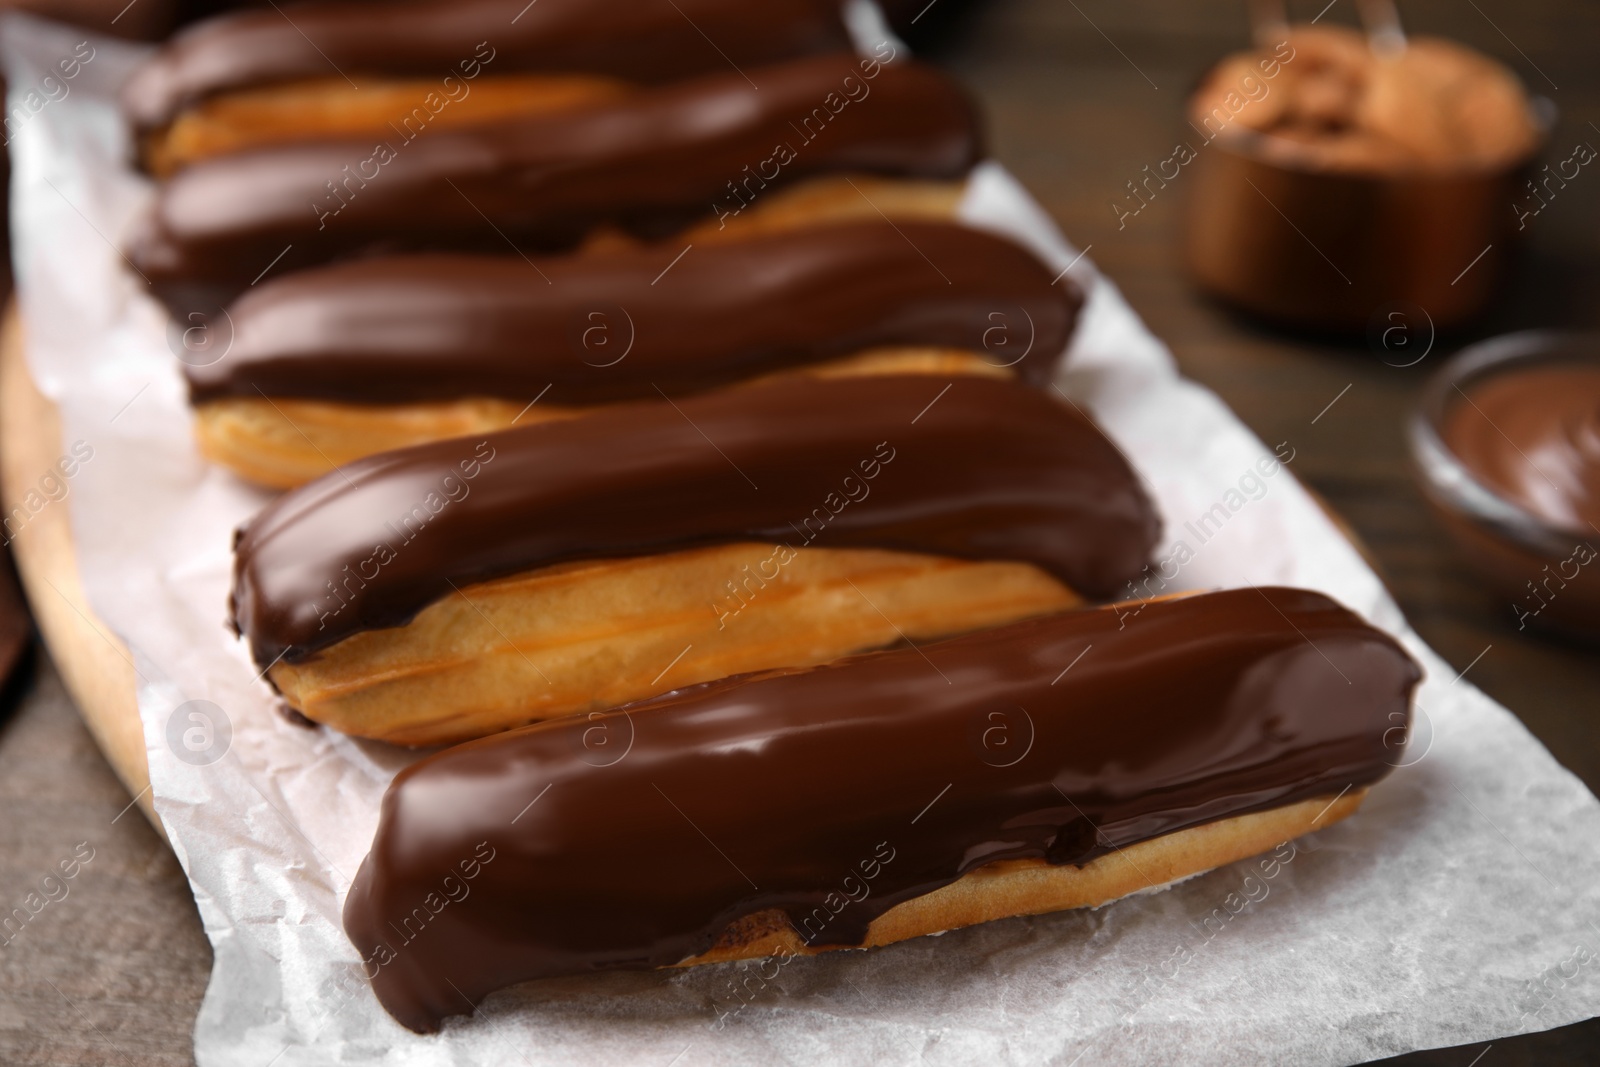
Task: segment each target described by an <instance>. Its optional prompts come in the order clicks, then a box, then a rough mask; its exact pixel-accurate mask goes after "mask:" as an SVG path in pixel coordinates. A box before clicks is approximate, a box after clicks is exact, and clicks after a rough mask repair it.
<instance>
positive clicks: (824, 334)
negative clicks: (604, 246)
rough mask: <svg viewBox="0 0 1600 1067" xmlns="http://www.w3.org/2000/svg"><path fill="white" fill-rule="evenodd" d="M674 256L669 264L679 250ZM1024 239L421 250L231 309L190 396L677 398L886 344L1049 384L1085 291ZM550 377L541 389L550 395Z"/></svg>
mask: <svg viewBox="0 0 1600 1067" xmlns="http://www.w3.org/2000/svg"><path fill="white" fill-rule="evenodd" d="M680 256H681V257H682V258H681V259H680V258H679V257H680ZM1051 282H1052V272H1051V271H1050V269H1049V268H1048V267H1046V266H1045V265H1044V264H1043V263H1041V262H1039V261H1038V260H1037V259H1035V258H1034V257H1033V255H1032V254H1030V253H1029V252H1028V251H1026V250H1025V249H1023V248H1022V247H1021V246H1019V245H1016V244H1014V243H1012V242H1011V241H1008V240H1006V239H1004V238H1001V237H996V236H994V235H992V234H988V233H984V232H982V231H979V230H974V229H969V228H967V227H964V226H955V225H948V224H944V223H916V222H905V223H902V224H900V226H899V228H898V229H896V228H895V227H892V226H889V225H887V224H885V223H884V222H882V221H881V220H879V221H873V222H864V223H850V224H845V225H839V226H827V227H821V228H818V229H811V230H800V231H792V232H788V233H780V234H774V235H769V236H757V237H753V238H751V239H749V240H745V241H738V242H732V243H726V244H713V245H708V246H706V247H704V248H695V249H693V250H691V251H690V252H689V253H688V254H687V255H683V254H682V250H681V249H679V248H676V247H661V246H653V247H646V248H642V249H638V250H632V251H625V252H618V253H615V254H607V255H603V256H585V257H565V258H551V259H548V260H545V261H543V262H541V263H539V264H538V265H537V266H530V265H529V264H528V263H526V262H524V261H523V260H521V259H517V258H514V257H493V258H491V257H481V256H479V257H474V256H460V255H454V256H451V255H431V256H430V255H414V256H395V257H385V258H381V259H369V260H358V261H355V262H351V263H344V264H339V265H336V266H332V267H325V268H321V269H317V270H309V271H303V272H300V273H297V274H292V275H289V276H288V277H286V278H284V279H282V280H280V281H278V282H275V283H264V284H263V285H261V286H258V287H256V288H254V289H252V290H250V291H249V293H247V294H246V295H245V297H244V298H242V299H241V300H240V301H239V302H238V303H237V304H235V305H234V306H233V307H232V308H230V309H229V319H230V320H231V322H232V326H233V342H232V345H231V346H230V347H229V349H228V354H227V357H226V358H225V359H222V360H219V361H218V362H216V363H213V364H211V365H210V366H206V367H191V368H187V369H186V374H187V375H188V378H189V387H190V395H191V398H192V399H193V400H194V401H195V402H196V403H203V402H205V401H208V400H215V399H217V398H219V397H225V396H236V397H250V398H252V399H254V398H259V397H260V396H262V395H266V396H271V397H306V398H314V399H322V400H337V401H344V402H347V403H357V404H373V403H385V402H389V403H405V402H420V401H437V400H443V399H448V398H453V397H467V396H495V397H507V398H515V399H523V400H531V399H533V398H534V397H540V398H541V402H542V403H552V404H593V403H601V402H606V401H613V400H624V399H638V398H641V397H651V398H655V397H657V393H656V389H657V388H660V389H662V390H664V391H666V392H669V393H671V394H672V395H674V396H677V395H679V394H682V393H686V392H691V391H699V390H703V389H706V388H709V387H712V386H715V385H720V384H724V383H727V382H731V381H735V380H738V379H741V378H750V377H754V376H756V375H760V374H765V373H770V372H772V371H777V370H783V369H785V368H789V367H793V366H796V365H799V364H804V363H814V362H818V361H821V360H827V359H831V358H837V357H841V356H845V355H848V354H850V353H854V352H857V351H860V350H862V349H867V348H871V347H874V346H881V345H928V346H935V347H943V348H959V349H966V350H970V351H973V352H978V353H982V355H983V357H984V359H986V360H987V361H988V362H990V363H992V364H994V365H995V366H1004V367H1012V368H1014V370H1015V371H1016V372H1017V373H1018V374H1019V375H1020V376H1021V377H1023V378H1024V379H1025V380H1026V381H1028V382H1029V383H1031V384H1034V385H1043V384H1045V383H1047V382H1048V381H1049V380H1050V379H1051V378H1052V377H1053V376H1054V373H1055V369H1056V366H1057V364H1058V362H1059V360H1060V356H1061V354H1062V353H1063V351H1064V350H1065V348H1066V343H1067V339H1068V337H1070V336H1071V332H1072V327H1073V323H1074V321H1075V320H1076V317H1077V311H1078V308H1079V306H1080V305H1081V303H1082V297H1081V296H1080V295H1079V293H1078V292H1077V290H1076V289H1073V288H1064V287H1062V286H1059V285H1052V284H1051ZM546 390H548V392H546Z"/></svg>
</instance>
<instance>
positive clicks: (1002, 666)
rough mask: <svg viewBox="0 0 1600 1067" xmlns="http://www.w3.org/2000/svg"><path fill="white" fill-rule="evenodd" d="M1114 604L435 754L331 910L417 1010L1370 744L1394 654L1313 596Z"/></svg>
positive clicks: (899, 880)
mask: <svg viewBox="0 0 1600 1067" xmlns="http://www.w3.org/2000/svg"><path fill="white" fill-rule="evenodd" d="M1123 622H1124V620H1122V619H1121V618H1120V613H1119V612H1117V611H1115V610H1109V609H1108V610H1102V611H1089V612H1072V613H1067V614H1063V615H1056V616H1047V617H1044V618H1039V619H1032V620H1028V621H1026V622H1021V623H1017V624H1014V625H1011V626H1006V627H1003V628H1000V629H996V630H990V631H986V632H980V633H976V634H971V635H967V636H963V637H958V638H954V639H952V640H948V641H943V642H939V643H937V644H932V645H927V646H924V647H923V648H922V649H921V651H918V650H915V649H905V650H901V651H890V652H878V653H871V654H868V655H864V656H857V657H853V658H850V659H845V660H841V661H839V662H838V663H835V664H832V665H830V666H826V667H816V668H811V669H806V670H788V671H774V672H770V673H766V674H761V675H755V676H751V677H748V678H745V679H727V680H724V681H720V682H713V683H710V684H707V685H705V686H700V687H696V688H694V689H688V690H684V691H682V692H678V693H671V694H668V695H666V696H662V697H657V698H654V699H652V700H649V701H645V702H641V703H638V704H634V705H631V706H629V707H626V708H623V709H619V710H617V711H612V712H609V713H596V714H594V715H591V716H587V717H584V718H579V719H566V720H557V721H553V722H548V723H542V724H540V725H537V726H533V727H528V728H525V729H521V730H516V731H513V732H511V733H507V734H500V735H498V736H496V737H493V738H488V739H485V740H482V741H475V742H472V743H469V744H465V745H461V746H459V747H456V748H452V749H448V750H446V751H444V752H441V753H439V754H438V755H435V756H433V757H431V758H429V759H427V760H424V761H423V762H421V763H419V764H416V765H414V766H412V767H410V768H408V769H407V770H405V771H403V772H401V774H400V775H399V776H398V777H397V778H396V779H395V781H394V783H393V784H392V785H391V786H390V788H389V791H388V793H387V794H386V795H385V796H384V800H383V816H382V820H381V822H380V823H379V826H378V832H377V835H376V837H375V839H374V841H373V844H372V851H371V853H370V854H369V855H368V856H367V858H366V860H365V861H364V862H363V863H362V865H361V869H360V870H359V871H358V872H357V874H356V878H355V881H354V883H353V884H352V886H351V889H350V894H349V896H348V897H347V898H346V900H345V907H344V922H345V930H346V932H347V933H348V934H349V936H350V939H351V941H352V942H353V943H354V944H355V946H356V948H357V950H358V951H359V952H360V953H361V955H362V958H363V960H364V961H366V973H367V975H368V976H369V977H370V978H371V979H372V983H373V988H374V991H375V992H376V993H377V995H378V998H379V1000H380V1001H381V1002H382V1003H383V1006H384V1007H385V1008H387V1009H388V1010H389V1012H390V1013H391V1014H393V1015H394V1017H395V1018H396V1019H398V1020H399V1021H400V1022H401V1023H403V1024H404V1025H406V1026H409V1027H411V1028H412V1029H414V1030H422V1031H427V1030H433V1029H436V1028H437V1027H438V1024H439V1021H440V1019H441V1018H443V1017H444V1016H446V1015H451V1014H457V1013H466V1012H469V1011H471V1010H472V1004H473V1003H475V1002H476V1001H478V1000H479V999H481V998H482V997H483V996H485V995H487V994H488V993H490V992H492V991H493V990H496V989H499V988H502V987H504V986H507V985H511V984H513V983H516V982H520V981H525V980H527V979H531V978H541V977H549V976H554V975H563V974H578V973H583V972H589V971H597V970H604V969H612V968H647V967H660V966H667V965H671V964H674V963H677V962H679V961H681V960H684V959H687V958H689V957H692V956H695V955H698V954H700V953H702V952H705V951H706V950H707V949H709V948H710V947H711V946H712V945H713V943H715V941H716V940H717V938H718V936H719V935H720V934H721V933H722V931H723V930H724V929H725V928H726V927H727V926H728V924H729V923H731V922H734V921H735V920H738V919H739V918H741V917H743V916H748V915H753V914H755V913H757V912H760V911H764V910H766V909H778V910H780V911H782V912H784V913H786V914H787V916H788V918H789V921H790V923H791V924H792V925H793V926H794V928H795V931H796V933H797V934H799V935H800V936H801V937H802V939H803V940H805V941H807V942H808V943H809V944H812V945H819V946H820V945H852V944H860V943H861V941H862V940H863V939H864V937H865V935H866V932H867V927H868V925H869V923H870V922H871V921H872V920H873V919H875V918H877V917H878V916H879V915H881V914H882V913H883V912H885V911H887V910H888V909H889V908H890V907H892V906H893V905H895V904H897V903H900V902H901V901H904V900H908V899H910V898H913V897H917V896H921V895H923V894H925V893H928V892H931V891H932V890H935V889H938V888H939V887H941V886H944V885H947V884H948V883H950V882H953V881H955V880H956V879H957V878H958V877H960V876H961V875H962V874H964V873H966V872H967V871H970V870H973V869H974V868H978V867H981V866H983V865H985V864H988V863H991V862H994V861H997V860H1015V859H1036V860H1037V859H1042V860H1045V861H1046V862H1048V863H1051V864H1058V865H1059V864H1069V863H1070V864H1078V865H1082V864H1083V863H1085V862H1087V861H1089V860H1091V859H1093V858H1095V857H1096V856H1099V855H1102V854H1104V853H1106V852H1107V851H1109V850H1111V849H1115V848H1122V847H1125V846H1127V845H1130V844H1133V843H1135V842H1138V841H1144V840H1147V839H1150V838H1154V837H1158V836H1160V835H1163V834H1167V833H1171V832H1173V831H1176V830H1181V829H1183V828H1185V827H1190V826H1195V825H1199V824H1201V823H1207V822H1213V821H1215V820H1219V819H1224V818H1228V817H1230V816H1235V815H1240V814H1244V813H1246V812H1251V811H1259V810H1264V809H1268V808H1275V807H1280V806H1283V805H1285V804H1289V803H1293V802H1295V801H1300V800H1306V799H1309V798H1312V797H1322V796H1332V795H1334V794H1337V793H1340V792H1341V791H1343V790H1344V789H1346V788H1347V787H1351V786H1362V785H1365V784H1368V783H1370V782H1373V781H1376V780H1377V779H1379V778H1382V777H1383V776H1384V774H1386V773H1387V771H1388V770H1389V767H1390V766H1391V765H1393V764H1394V763H1395V762H1397V761H1398V759H1399V755H1400V753H1399V745H1400V743H1401V740H1402V739H1403V737H1404V734H1405V726H1406V723H1407V722H1408V716H1409V711H1410V695H1411V691H1412V689H1413V687H1414V686H1415V685H1416V683H1417V682H1418V680H1419V678H1420V676H1421V672H1420V670H1419V669H1418V667H1417V665H1416V664H1415V663H1414V662H1413V661H1412V660H1411V658H1410V657H1409V656H1407V654H1406V653H1405V651H1404V650H1403V649H1402V648H1401V647H1400V646H1399V645H1398V644H1397V643H1396V642H1395V641H1394V640H1393V639H1391V638H1390V637H1388V636H1387V635H1386V634H1383V633H1381V632H1380V631H1378V630H1375V629H1373V628H1372V627H1370V626H1368V625H1366V624H1365V623H1364V622H1362V621H1361V619H1360V618H1358V617H1357V616H1356V615H1354V614H1353V613H1351V612H1349V611H1347V610H1345V609H1344V608H1342V607H1340V606H1339V605H1338V604H1336V603H1334V602H1333V601H1332V600H1329V599H1328V598H1327V597H1325V596H1323V595H1321V594H1320V593H1312V592H1305V591H1301V590H1295V589H1277V588H1274V589H1260V590H1258V589H1246V590H1235V591H1230V592H1223V593H1213V594H1210V595H1204V596H1196V597H1190V598H1185V599H1180V600H1173V601H1165V602H1157V603H1151V604H1149V605H1147V606H1145V607H1144V610H1143V611H1142V612H1140V613H1139V615H1138V617H1137V618H1136V619H1135V620H1132V621H1129V622H1127V624H1126V625H1124V624H1123ZM1080 657H1081V659H1080ZM1068 665H1071V670H1070V671H1067V672H1066V673H1065V674H1063V673H1062V671H1063V668H1065V667H1067V666H1068ZM606 746H611V747H609V748H608V747H606ZM623 752H626V754H625V755H620V754H621V753H623ZM619 755H620V758H618V757H619ZM530 801H536V803H533V804H531V805H530V803H529V802H530ZM719 853H720V854H719ZM483 861H486V862H483ZM468 873H471V874H473V875H474V877H473V878H472V879H471V880H470V881H467V880H465V879H464V875H466V874H468ZM447 896H448V897H450V899H448V900H447ZM441 905H442V906H441ZM458 990H459V992H458Z"/></svg>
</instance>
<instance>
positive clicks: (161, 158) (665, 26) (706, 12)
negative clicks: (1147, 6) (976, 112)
mask: <svg viewBox="0 0 1600 1067" xmlns="http://www.w3.org/2000/svg"><path fill="white" fill-rule="evenodd" d="M849 47H850V38H849V35H848V34H847V33H846V31H845V27H844V24H843V21H842V19H841V16H840V5H839V4H838V3H832V2H828V0H765V2H764V3H761V4H759V5H755V4H748V3H740V2H737V0H608V2H607V3H605V4H595V3H590V2H587V0H539V3H538V4H536V5H535V4H530V3H528V2H527V0H406V2H402V3H388V4H385V5H384V8H383V10H382V17H378V18H375V17H374V11H373V8H372V7H371V6H370V5H369V4H364V3H360V2H337V3H327V2H312V3H300V4H297V5H295V8H294V11H293V14H292V16H290V15H285V14H283V13H280V12H278V11H275V10H253V11H236V12H230V13H228V14H224V15H220V16H218V17H215V18H212V19H209V20H207V21H204V22H201V23H199V24H197V25H195V26H192V27H190V28H189V29H187V30H185V31H184V32H182V33H180V34H179V35H177V36H176V37H174V38H173V39H172V40H171V41H170V42H168V43H167V44H166V45H165V46H164V47H162V48H161V49H160V50H158V51H157V52H156V53H155V55H154V56H152V57H151V58H150V59H149V60H148V61H147V62H146V63H145V64H144V65H143V66H141V67H140V68H139V69H138V70H137V71H135V73H134V75H133V77H132V78H131V79H129V81H128V83H127V85H126V86H125V88H124V90H123V94H122V101H123V111H124V113H125V114H126V115H127V116H128V118H129V120H130V122H131V123H132V124H133V126H134V127H135V129H136V130H137V131H139V133H140V134H141V135H142V141H143V146H144V156H145V160H146V162H147V164H148V165H149V166H150V168H151V169H152V170H153V171H155V172H156V173H157V174H167V173H170V172H172V171H173V170H176V169H177V168H179V167H181V166H183V165H185V164H188V163H192V162H195V161H196V160H199V159H204V158H208V157H210V156H213V155H218V154H222V153H225V152H230V151H238V150H241V149H244V148H251V147H259V146H261V145H266V144H273V143H278V142H282V141H289V140H302V139H306V138H310V137H329V136H353V135H360V136H362V137H377V136H385V137H386V136H389V135H391V132H392V131H391V129H390V127H391V124H392V125H393V126H394V127H406V126H409V127H411V128H412V129H413V130H416V131H420V130H421V129H423V128H431V129H440V128H444V127H446V126H450V125H459V124H462V123H473V122H482V121H486V120H493V119H496V118H503V117H508V116H511V115H519V114H520V115H526V114H534V113H537V112H539V111H544V110H557V109H561V108H568V107H576V106H582V105H585V104H590V103H595V102H597V101H600V100H606V99H615V98H617V97H619V96H621V95H623V94H625V93H626V92H627V91H628V90H629V88H630V87H631V86H632V85H637V84H659V83H664V82H669V81H674V80H679V79H683V78H688V77H693V76H696V75H700V74H707V73H712V72H715V71H725V70H734V69H738V68H744V67H756V66H762V65H764V64H768V63H774V62H778V61H781V60H784V59H790V58H794V57H797V56H802V55H807V54H811V53H819V52H829V51H842V50H845V49H848V48H849Z"/></svg>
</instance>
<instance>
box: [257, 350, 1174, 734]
mask: <svg viewBox="0 0 1600 1067" xmlns="http://www.w3.org/2000/svg"><path fill="white" fill-rule="evenodd" d="M1158 526H1159V523H1158V520H1157V517H1156V514H1155V511H1154V509H1153V507H1152V506H1151V503H1150V501H1149V498H1148V497H1147V496H1146V494H1145V492H1144V490H1143V488H1142V487H1141V486H1140V484H1139V481H1138V479H1137V477H1136V476H1135V474H1134V473H1133V471H1132V470H1131V469H1129V467H1128V465H1127V463H1126V462H1125V461H1124V460H1123V458H1122V456H1121V454H1120V453H1119V452H1118V450H1117V449H1116V447H1115V446H1114V445H1113V444H1111V442H1110V441H1109V440H1108V439H1107V438H1106V437H1105V436H1104V435H1103V433H1102V432H1101V431H1100V430H1099V428H1098V427H1096V426H1095V425H1094V424H1093V423H1091V422H1090V421H1089V420H1088V419H1087V418H1085V417H1084V416H1083V415H1081V414H1079V413H1078V412H1077V410H1076V409H1075V408H1073V407H1071V406H1069V405H1067V404H1065V403H1063V402H1062V401H1060V400H1058V399H1055V398H1053V397H1052V396H1051V395H1049V394H1046V393H1043V392H1041V391H1038V390H1034V389H1030V388H1027V387H1025V386H1023V385H1020V384H1017V383H1014V382H1008V381H1003V380H996V379H992V378H988V377H979V376H969V375H968V376H956V377H954V378H953V379H950V380H947V381H945V382H944V383H941V382H940V381H939V379H938V378H934V377H929V376H926V375H918V376H884V377H856V378H808V377H802V378H794V379H785V380H782V381H773V382H770V383H765V384H754V385H748V386H739V387H734V388H730V389H724V390H720V391H717V392H712V393H707V394H703V395H701V396H697V397H689V398H685V399H683V400H682V401H678V400H675V399H673V398H671V397H670V396H669V397H667V398H666V400H661V399H658V400H657V401H655V402H653V403H648V402H647V403H636V404H619V405H615V406H611V407H607V408H604V409H600V410H597V411H596V412H594V413H592V414H590V415H586V416H585V417H583V418H578V419H570V420H565V421H558V422H549V423H543V424H539V425H534V426H528V427H520V428H517V429H513V430H507V431H502V432H500V433H496V434H490V435H487V436H485V437H482V438H477V439H474V438H461V439H456V440H448V441H440V442H436V443H433V444H428V445H420V446H417V447H415V448H410V449H403V450H400V451H396V452H389V453H384V454H382V455H377V456H372V457H369V458H367V459H363V460H360V461H357V462H356V463H353V464H350V465H349V466H347V467H344V468H343V469H341V470H339V471H336V472H334V473H332V474H329V475H327V476H325V477H323V478H321V479H318V480H317V481H315V482H312V483H310V484H308V485H305V486H302V487H301V488H300V489H297V490H295V491H293V492H290V493H288V494H286V495H285V496H283V497H281V498H280V499H279V500H277V501H276V502H274V503H273V504H272V505H270V506H269V507H268V508H267V509H266V510H265V511H263V512H262V513H261V514H260V515H259V516H258V517H257V518H256V519H254V520H253V521H252V522H251V523H250V524H249V525H248V526H247V527H245V528H244V529H243V530H242V531H241V532H240V534H239V537H238V543H237V550H236V560H235V580H234V589H233V595H232V614H233V619H234V621H235V625H236V627H237V628H238V630H239V631H240V632H241V633H242V634H243V635H245V636H246V637H247V638H248V639H249V642H250V647H251V650H252V652H253V654H254V656H255V658H256V660H257V662H258V664H259V665H260V666H261V667H262V669H263V671H264V673H265V674H266V676H267V677H268V678H269V679H270V680H271V682H272V684H273V685H274V686H276V688H277V689H278V690H279V691H280V692H281V693H282V694H283V696H284V698H285V699H286V700H287V701H288V702H289V703H290V704H291V705H292V706H293V707H294V708H295V709H297V710H298V711H300V712H302V713H303V714H305V715H307V716H308V717H310V718H312V719H314V720H317V721H319V722H325V723H328V724H329V725H331V726H333V727H335V728H336V729H339V730H342V731H345V732H347V733H352V734H357V735H360V736H366V737H375V738H381V739H386V740H393V741H398V742H401V743H407V744H434V743H440V742H445V741H453V740H461V739H463V738H469V737H475V736H481V735H483V734H485V733H490V732H493V731H496V730H503V729H506V728H508V727H511V726H515V725H519V724H521V723H525V722H529V721H533V720H537V719H542V718H547V717H550V716H554V715H561V714H569V713H572V712H576V711H583V710H587V709H591V708H597V707H606V706H609V705H612V704H617V703H622V702H625V701H628V700H634V699H639V698H641V697H644V696H649V695H652V694H654V693H659V692H662V691H665V690H667V689H672V688H675V687H677V686H681V685H685V684H691V683H694V682H701V681H707V680H710V679H713V678H719V677H724V676H727V675H731V674H736V673H740V672H745V671H752V670H761V669H766V668H769V667H777V666H792V665H797V664H809V663H820V662H827V661H828V660H831V659H834V658H836V657H838V656H840V655H842V654H845V653H847V652H850V651H855V650H859V649H863V648H872V647H878V646H882V645H886V644H890V643H892V642H894V641H896V640H899V639H911V640H921V639H924V638H930V637H935V636H941V635H946V634H950V633H955V632H959V631H962V630H966V629H972V628H975V627H979V626H986V625H994V624H998V623H1002V622H1008V621H1011V620H1014V619H1017V618H1021V617H1024V616H1027V615H1034V614H1039V613H1042V612H1046V611H1052V610H1057V609H1060V608H1063V607H1070V606H1073V605H1075V604H1078V603H1080V602H1081V600H1082V598H1085V597H1087V598H1091V599H1093V598H1104V597H1107V596H1110V595H1113V594H1114V592H1115V591H1116V590H1117V589H1119V588H1121V587H1123V586H1124V585H1126V583H1127V582H1128V581H1129V580H1130V579H1132V578H1134V577H1135V576H1137V575H1138V574H1139V573H1140V571H1141V570H1142V568H1143V567H1144V566H1145V565H1146V563H1147V561H1148V560H1149V557H1150V553H1151V550H1152V548H1153V546H1154V544H1155V541H1156V537H1157V533H1158Z"/></svg>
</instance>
